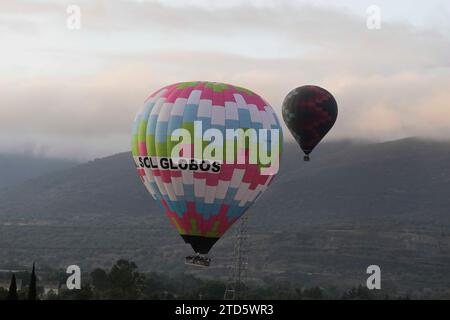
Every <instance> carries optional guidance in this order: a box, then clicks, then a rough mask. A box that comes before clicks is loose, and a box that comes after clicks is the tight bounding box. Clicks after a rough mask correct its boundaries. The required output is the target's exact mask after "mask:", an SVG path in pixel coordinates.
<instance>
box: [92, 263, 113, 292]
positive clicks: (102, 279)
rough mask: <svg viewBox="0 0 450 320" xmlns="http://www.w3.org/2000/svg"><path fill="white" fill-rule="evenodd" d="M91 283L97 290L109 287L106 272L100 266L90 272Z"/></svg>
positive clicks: (104, 289)
mask: <svg viewBox="0 0 450 320" xmlns="http://www.w3.org/2000/svg"><path fill="white" fill-rule="evenodd" d="M90 276H91V280H92V285H93V286H94V288H95V289H96V290H98V291H106V290H108V289H109V279H108V273H107V272H106V271H105V270H103V269H100V268H97V269H95V270H94V271H92V272H91V275H90Z"/></svg>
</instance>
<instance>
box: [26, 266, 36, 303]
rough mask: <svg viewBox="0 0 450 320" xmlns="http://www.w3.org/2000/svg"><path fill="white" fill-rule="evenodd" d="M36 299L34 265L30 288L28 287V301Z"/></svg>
mask: <svg viewBox="0 0 450 320" xmlns="http://www.w3.org/2000/svg"><path fill="white" fill-rule="evenodd" d="M36 299H37V291H36V273H35V265H34V263H33V270H32V271H31V277H30V286H29V287H28V300H36Z"/></svg>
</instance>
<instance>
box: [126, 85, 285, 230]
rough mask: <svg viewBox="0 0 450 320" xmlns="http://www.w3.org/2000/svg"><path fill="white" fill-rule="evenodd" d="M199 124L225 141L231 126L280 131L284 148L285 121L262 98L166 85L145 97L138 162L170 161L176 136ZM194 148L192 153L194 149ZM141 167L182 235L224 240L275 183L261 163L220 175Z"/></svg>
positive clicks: (230, 166)
mask: <svg viewBox="0 0 450 320" xmlns="http://www.w3.org/2000/svg"><path fill="white" fill-rule="evenodd" d="M194 121H201V124H202V130H203V131H205V130H207V129H210V128H214V129H218V130H220V131H221V132H222V134H223V136H224V137H225V136H226V134H225V130H226V129H229V128H231V129H237V128H244V129H249V128H253V129H269V130H270V129H278V130H279V132H280V141H277V144H278V145H277V146H278V147H279V150H281V141H282V136H281V126H280V123H279V121H278V119H277V117H276V115H275V113H274V111H273V109H272V108H271V107H270V105H269V104H268V103H267V102H265V101H264V100H263V99H262V98H261V97H260V96H258V95H256V94H255V93H253V92H251V91H250V90H247V89H244V88H240V87H236V86H233V85H228V84H222V83H211V82H187V83H178V84H174V85H170V86H167V87H165V88H163V89H161V90H159V91H157V92H155V93H153V94H152V95H151V96H150V97H148V98H147V99H146V101H145V104H144V107H143V109H142V111H141V112H140V113H138V114H137V116H136V118H135V121H134V124H133V129H132V134H133V142H132V153H133V156H134V157H135V160H136V157H142V156H144V157H151V158H152V159H154V160H155V161H157V160H158V159H159V158H162V157H170V156H171V152H172V148H173V147H174V146H175V145H176V143H175V142H172V141H171V136H172V133H173V132H174V130H176V129H179V128H184V129H186V130H188V131H189V132H190V133H191V134H192V136H194V135H195V132H194ZM268 139H269V140H270V136H269V138H268ZM225 143H226V142H225ZM259 143H260V141H258V144H259ZM190 147H191V150H192V152H193V150H194V145H193V144H192V145H191V146H190ZM245 151H246V157H248V149H246V150H245ZM278 156H279V155H278ZM223 160H224V159H223ZM246 160H248V159H246ZM136 166H137V167H138V168H137V170H138V173H139V176H140V178H141V180H142V182H143V183H144V185H145V186H146V188H147V189H148V191H149V192H150V193H151V195H152V196H153V198H154V199H156V200H158V201H159V203H160V204H161V206H162V207H163V208H164V209H165V211H166V213H167V215H168V217H169V219H170V221H171V222H172V224H173V225H174V226H175V227H176V228H177V229H178V232H179V233H180V234H182V235H196V236H204V237H220V236H222V235H223V234H224V233H225V231H226V230H227V229H228V228H229V227H230V226H231V225H232V224H233V223H234V222H235V221H236V220H237V219H238V218H239V217H240V216H242V215H243V214H244V213H245V212H246V210H247V209H248V208H249V207H250V206H251V205H252V204H253V203H254V202H255V201H256V200H257V199H258V197H259V196H260V195H261V194H262V193H263V192H264V191H265V189H266V188H267V187H268V185H269V184H270V183H271V182H272V180H273V175H263V174H261V167H260V166H259V165H258V164H249V163H248V162H246V163H245V164H238V163H223V164H222V166H221V169H220V171H219V172H218V173H214V172H198V171H189V170H162V169H160V168H142V167H139V165H138V163H137V161H136Z"/></svg>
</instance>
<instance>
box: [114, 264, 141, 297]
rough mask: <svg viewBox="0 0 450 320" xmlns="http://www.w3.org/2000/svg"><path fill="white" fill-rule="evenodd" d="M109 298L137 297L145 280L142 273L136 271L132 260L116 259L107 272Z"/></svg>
mask: <svg viewBox="0 0 450 320" xmlns="http://www.w3.org/2000/svg"><path fill="white" fill-rule="evenodd" d="M108 279H109V284H110V290H109V298H110V299H123V300H128V299H131V300H133V299H138V298H140V294H141V292H142V289H143V284H144V281H145V277H144V275H142V274H140V273H139V272H138V271H137V266H136V264H135V263H134V262H130V261H127V260H124V259H121V260H118V261H117V262H116V263H115V264H114V265H113V267H112V268H111V271H110V272H109V274H108Z"/></svg>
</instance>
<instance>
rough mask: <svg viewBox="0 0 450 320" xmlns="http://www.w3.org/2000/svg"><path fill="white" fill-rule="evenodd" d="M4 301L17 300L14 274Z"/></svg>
mask: <svg viewBox="0 0 450 320" xmlns="http://www.w3.org/2000/svg"><path fill="white" fill-rule="evenodd" d="M6 300H19V296H18V294H17V283H16V275H15V274H14V273H13V275H12V277H11V284H10V285H9V291H8V296H7V297H6Z"/></svg>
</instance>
